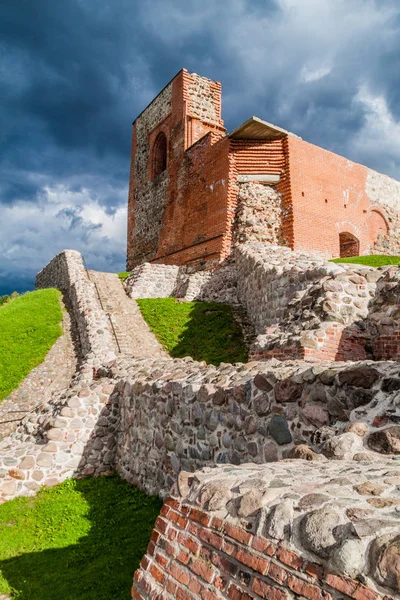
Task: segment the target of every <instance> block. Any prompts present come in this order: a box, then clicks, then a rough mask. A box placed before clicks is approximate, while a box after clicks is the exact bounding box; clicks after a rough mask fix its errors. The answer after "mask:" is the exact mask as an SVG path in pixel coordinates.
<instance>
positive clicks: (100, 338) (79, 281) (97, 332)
mask: <svg viewBox="0 0 400 600" xmlns="http://www.w3.org/2000/svg"><path fill="white" fill-rule="evenodd" d="M36 287H37V288H46V287H55V288H58V289H59V290H61V291H62V292H64V293H65V294H66V295H67V297H68V300H69V303H70V305H71V307H72V312H73V317H74V319H75V321H76V325H77V329H78V332H79V338H80V343H81V351H82V354H83V357H84V359H85V363H86V367H90V366H93V367H95V368H97V367H99V366H103V365H105V364H107V363H109V362H112V361H113V360H115V358H116V356H115V353H114V351H113V350H112V349H113V347H114V342H113V337H112V331H111V327H110V323H109V320H108V318H107V315H106V313H105V312H104V311H103V309H102V307H101V305H100V302H99V299H98V297H97V293H96V288H95V286H94V284H93V283H92V282H91V281H90V279H89V276H88V274H87V272H86V269H85V267H84V265H83V260H82V256H81V254H80V253H79V252H77V251H75V250H63V251H62V252H60V253H59V254H57V255H56V256H55V257H54V258H53V259H52V260H51V261H50V262H49V264H48V265H46V267H44V269H42V270H41V271H40V272H39V273H38V274H37V277H36Z"/></svg>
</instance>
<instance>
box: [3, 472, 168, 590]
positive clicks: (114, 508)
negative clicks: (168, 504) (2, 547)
mask: <svg viewBox="0 0 400 600" xmlns="http://www.w3.org/2000/svg"><path fill="white" fill-rule="evenodd" d="M68 485H69V486H71V487H73V488H74V490H75V491H76V492H77V493H78V495H76V496H73V495H72V496H71V503H72V504H71V507H70V509H69V508H68V505H66V503H65V498H64V499H63V498H61V499H59V500H58V504H59V508H57V507H56V506H55V505H54V504H53V506H52V505H51V502H50V506H47V508H46V509H45V510H44V515H43V514H42V515H41V518H40V519H39V523H38V522H37V521H36V528H37V531H34V532H33V535H31V536H29V535H28V538H29V541H30V548H32V546H33V547H35V541H34V540H35V539H37V540H38V546H39V547H42V548H43V543H44V544H45V545H46V544H47V545H48V546H52V545H53V546H57V545H58V546H63V545H64V546H65V547H56V548H54V547H53V548H47V549H42V550H41V551H37V552H28V553H23V547H20V546H19V544H20V541H21V540H20V539H19V541H18V542H17V543H16V544H15V548H13V553H14V552H15V556H14V557H13V558H9V559H7V560H3V561H1V562H0V568H1V571H2V575H3V582H4V580H6V581H7V583H8V585H9V586H10V587H11V588H12V590H13V594H14V595H13V594H11V597H12V598H18V600H81V599H82V600H83V599H84V600H111V599H113V600H128V598H130V588H131V585H132V579H133V573H134V571H135V569H136V568H137V567H138V565H139V562H140V560H141V558H142V556H143V554H144V553H145V551H146V548H147V545H148V542H149V539H150V534H151V531H152V528H153V525H154V521H155V519H156V517H157V515H158V513H159V511H160V508H161V501H160V500H159V499H158V498H154V497H149V496H146V494H144V493H143V492H140V491H139V490H137V489H135V488H133V487H131V486H129V485H128V484H127V483H126V482H124V481H122V480H121V479H119V477H117V476H111V477H102V478H97V479H84V480H76V481H74V482H66V483H64V484H61V485H60V486H57V488H59V490H57V488H53V489H51V490H46V492H44V494H43V495H42V494H41V493H39V495H38V497H36V498H35V499H32V498H30V499H26V498H24V499H17V501H18V502H19V505H15V510H14V512H15V519H11V521H9V522H6V523H5V522H4V516H6V517H10V509H9V510H8V512H7V513H6V514H4V513H2V512H1V511H0V536H1V531H2V529H3V531H4V530H5V527H7V526H8V527H10V528H11V529H12V527H13V526H14V527H15V526H18V519H19V515H21V516H22V515H24V518H25V519H26V517H27V515H28V519H29V510H33V509H34V506H35V504H36V502H39V503H40V502H41V503H44V502H45V501H46V498H45V494H48V495H51V494H52V495H53V496H57V493H60V495H61V496H62V492H63V490H62V488H63V486H68ZM74 498H75V501H74ZM21 500H22V502H21ZM54 501H55V502H57V498H55V500H54V499H53V502H54ZM12 502H13V501H12ZM80 502H82V505H83V507H84V512H85V509H86V514H84V515H83V521H84V522H85V520H87V521H86V524H84V527H83V530H84V529H85V528H86V531H84V535H83V536H82V537H79V538H78V540H77V541H76V540H75V542H76V543H73V544H71V545H67V544H68V537H70V536H71V532H72V531H73V529H74V523H73V519H74V511H75V512H76V510H77V506H76V505H77V504H78V503H80ZM10 504H11V503H10ZM74 504H75V506H74ZM4 506H6V505H4ZM11 510H12V507H11ZM42 512H43V511H42ZM80 516H81V517H82V515H80ZM52 517H53V518H52ZM32 523H33V521H32ZM43 523H44V527H45V531H44V532H43V531H41V530H40V526H41V525H42V524H43ZM20 525H24V526H25V528H26V526H27V525H26V523H25V524H24V523H20ZM38 525H39V527H38ZM79 525H80V527H81V530H82V519H81V521H80V523H79ZM63 532H64V533H65V538H64V540H63ZM27 533H28V532H27ZM17 534H18V535H19V538H21V534H20V533H18V532H17ZM43 534H44V535H45V536H47V538H48V539H47V540H46V541H44V540H43ZM5 535H7V533H6V534H5ZM9 539H10V540H11V546H12V545H13V542H12V540H13V539H15V537H10V538H9ZM32 542H33V544H32ZM8 545H10V544H8ZM9 554H10V552H9ZM3 556H4V554H3ZM0 593H1V592H0Z"/></svg>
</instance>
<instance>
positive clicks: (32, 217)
mask: <svg viewBox="0 0 400 600" xmlns="http://www.w3.org/2000/svg"><path fill="white" fill-rule="evenodd" d="M111 191H112V190H110V193H111ZM114 193H115V196H116V198H118V196H119V195H124V193H125V190H119V191H118V190H114ZM2 222H3V223H7V228H4V230H3V232H2V236H1V239H0V257H1V258H0V272H8V273H16V272H18V271H21V270H24V271H32V270H38V269H40V268H41V267H43V266H44V265H45V264H47V262H48V261H49V260H50V259H51V258H52V257H53V256H54V255H55V254H56V253H57V252H60V251H61V250H63V249H65V248H73V249H76V250H79V251H80V252H82V254H83V255H84V256H85V259H86V261H87V263H88V265H89V267H94V268H96V269H99V270H101V269H103V270H106V271H110V270H117V269H123V268H124V258H125V249H126V203H123V204H121V205H120V206H117V207H116V208H115V209H114V212H113V214H108V213H107V212H106V210H105V209H104V207H103V206H101V205H100V204H99V201H98V199H97V198H96V197H94V194H93V192H91V191H90V190H88V189H82V190H81V191H79V192H76V191H72V190H70V189H68V188H67V187H66V186H61V185H59V186H54V187H51V188H50V187H45V188H44V189H43V191H42V193H41V194H40V197H39V198H38V201H37V202H36V203H26V202H19V203H16V204H14V205H13V206H8V207H5V208H3V209H2Z"/></svg>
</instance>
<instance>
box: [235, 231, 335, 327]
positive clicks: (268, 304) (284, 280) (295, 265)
mask: <svg viewBox="0 0 400 600" xmlns="http://www.w3.org/2000/svg"><path fill="white" fill-rule="evenodd" d="M235 257H236V266H237V271H238V297H239V300H240V302H241V303H242V304H243V306H244V307H245V308H246V310H247V313H248V315H249V316H250V318H251V319H252V321H253V322H254V325H255V327H256V330H257V333H260V334H263V333H265V330H266V328H267V327H270V326H272V325H275V324H277V323H279V322H280V321H282V320H284V319H285V318H286V317H287V316H288V313H289V310H290V308H289V303H290V302H291V300H293V298H295V297H296V295H297V294H299V293H300V294H301V293H302V292H303V291H304V290H305V289H307V288H309V287H311V286H312V285H313V284H314V283H315V282H317V281H318V280H319V279H320V278H321V277H323V276H324V275H326V274H327V273H328V272H331V273H332V272H336V271H338V270H340V267H338V266H337V265H335V264H333V263H328V262H327V261H325V260H324V259H322V258H319V257H318V256H311V255H309V254H306V253H298V252H293V251H292V250H290V248H283V247H281V246H276V245H273V244H268V245H267V244H264V243H255V242H252V243H249V244H245V245H243V246H239V247H238V248H237V250H236V254H235Z"/></svg>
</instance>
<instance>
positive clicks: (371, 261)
mask: <svg viewBox="0 0 400 600" xmlns="http://www.w3.org/2000/svg"><path fill="white" fill-rule="evenodd" d="M330 262H335V263H350V264H355V265H366V266H367V267H383V266H385V265H399V264H400V256H386V255H384V254H371V255H370V256H351V257H350V258H334V259H332V260H331V261H330Z"/></svg>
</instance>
